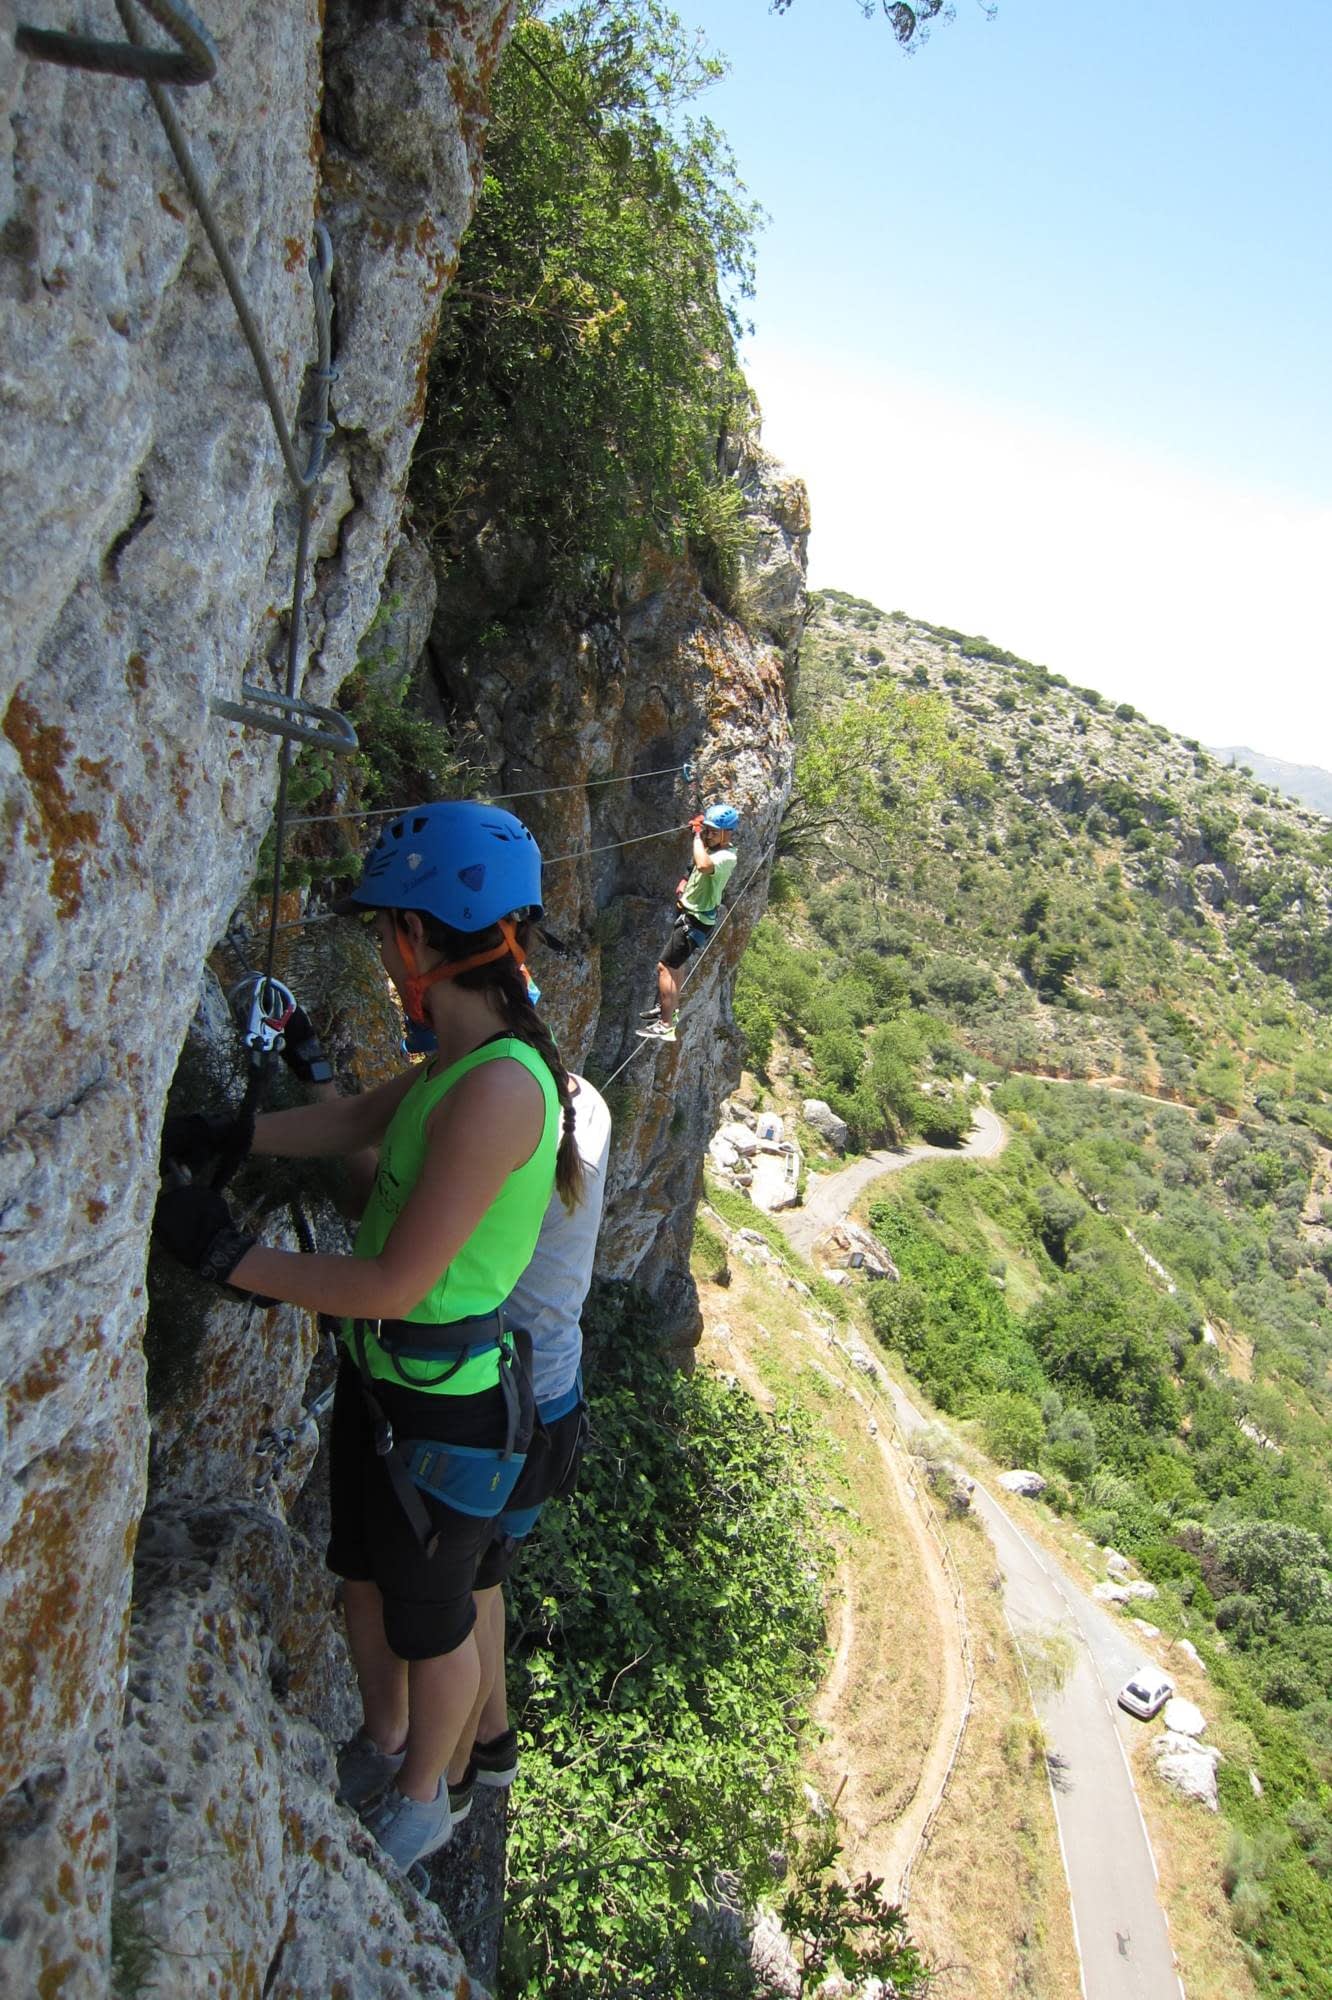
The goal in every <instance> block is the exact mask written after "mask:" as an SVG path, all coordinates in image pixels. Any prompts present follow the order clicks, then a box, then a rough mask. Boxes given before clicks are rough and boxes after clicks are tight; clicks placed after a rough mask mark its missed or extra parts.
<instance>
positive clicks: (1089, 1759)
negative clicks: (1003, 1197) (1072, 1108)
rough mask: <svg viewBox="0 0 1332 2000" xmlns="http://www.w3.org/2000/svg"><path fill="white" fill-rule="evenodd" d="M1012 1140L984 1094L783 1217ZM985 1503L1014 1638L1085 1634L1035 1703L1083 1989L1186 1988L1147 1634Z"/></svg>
mask: <svg viewBox="0 0 1332 2000" xmlns="http://www.w3.org/2000/svg"><path fill="white" fill-rule="evenodd" d="M1007 1140H1008V1134H1007V1131H1006V1129H1005V1127H1004V1125H1003V1123H1002V1122H1001V1120H1000V1119H999V1118H997V1117H996V1116H995V1114H994V1112H992V1111H990V1110H988V1109H986V1108H985V1107H984V1106H979V1107H978V1108H977V1111H976V1118H975V1125H974V1127H973V1130H972V1132H971V1134H970V1136H969V1137H968V1139H967V1140H966V1141H965V1142H964V1143H963V1145H962V1146H960V1147H956V1148H952V1147H950V1148H944V1147H939V1146H912V1147H909V1148H907V1149H906V1150H904V1151H903V1152H900V1153H871V1154H868V1155H866V1157H865V1158H864V1159H861V1160H857V1161H855V1162H854V1163H853V1164H852V1165H851V1166H849V1167H844V1168H842V1169H841V1170H840V1171H839V1172H837V1173H835V1174H828V1175H823V1176H820V1177H819V1178H818V1179H814V1178H811V1180H810V1182H809V1185H808V1188H807V1192H806V1206H805V1207H804V1208H803V1209H790V1210H787V1211H785V1212H784V1213H781V1214H778V1215H777V1216H776V1217H775V1218H774V1219H775V1220H776V1221H777V1222H779V1223H780V1224H781V1226H782V1228H783V1229H784V1230H785V1232H786V1234H787V1236H788V1238H789V1240H790V1241H791V1242H792V1244H794V1246H795V1247H796V1248H797V1249H798V1250H800V1251H802V1252H803V1253H804V1254H805V1255H806V1256H808V1255H809V1253H810V1251H811V1250H812V1248H813V1246H814V1243H815V1242H816V1241H817V1239H818V1237H819V1236H821V1235H822V1234H823V1232H824V1231H825V1230H827V1229H828V1228H830V1227H831V1226H832V1225H833V1224H834V1223H836V1222H840V1221H841V1220H842V1218H843V1217H844V1216H845V1215H846V1214H847V1212H848V1211H849V1209H850V1207H851V1205H852V1203H853V1202H854V1201H855V1199H856V1197H857V1196H858V1195H859V1194H861V1193H863V1192H864V1190H865V1189H866V1188H867V1187H869V1186H870V1185H871V1184H872V1183H873V1182H874V1181H876V1180H878V1179H880V1178H882V1177H883V1176H884V1175H886V1174H890V1173H898V1172H901V1171H902V1169H903V1168H905V1167H910V1166H915V1165H916V1164H917V1163H918V1162H919V1161H921V1160H929V1159H959V1158H965V1159H973V1160H979V1159H993V1158H994V1157H995V1156H996V1155H997V1154H998V1153H1000V1152H1002V1150H1003V1148H1004V1146H1005V1145H1006V1144H1007ZM888 1389H889V1393H890V1394H891V1397H892V1401H893V1404H894V1407H895V1409H896V1413H897V1418H898V1422H899V1423H900V1424H901V1425H902V1427H903V1429H904V1430H905V1431H907V1432H908V1434H909V1433H910V1432H911V1431H912V1430H914V1429H917V1428H920V1427H921V1426H923V1425H924V1424H925V1423H926V1422H927V1421H928V1420H927V1418H926V1417H925V1415H924V1413H923V1412H922V1411H920V1410H919V1409H917V1407H916V1405H915V1404H914V1403H913V1402H912V1401H911V1398H910V1397H909V1396H908V1395H907V1394H906V1392H905V1391H904V1390H902V1389H899V1388H898V1387H897V1386H896V1384H894V1383H889V1384H888ZM1018 1504H1024V1503H1018ZM973 1505H974V1506H975V1509H976V1512H977V1513H978V1514H979V1515H980V1517H981V1519H982V1520H983V1521H984V1523H985V1525H986V1528H987V1529H988V1530H989V1534H990V1537H991V1540H992V1542H993V1544H994V1552H995V1560H996V1562H997V1563H998V1565H999V1569H1000V1571H1001V1573H1002V1575H1003V1579H1004V1604H1005V1609H1006V1611H1007V1614H1008V1619H1009V1622H1010V1625H1011V1626H1012V1627H1013V1630H1014V1633H1015V1636H1016V1637H1018V1638H1019V1639H1020V1638H1021V1637H1022V1636H1023V1635H1024V1634H1030V1635H1033V1636H1036V1637H1038V1638H1039V1637H1041V1636H1044V1635H1045V1634H1048V1633H1049V1632H1051V1631H1052V1630H1058V1631H1061V1632H1063V1633H1065V1634H1066V1635H1067V1636H1068V1637H1069V1638H1070V1639H1071V1640H1072V1641H1073V1645H1074V1653H1075V1664H1074V1667H1073V1670H1072V1672H1071V1673H1070V1674H1069V1676H1068V1678H1067V1680H1066V1681H1065V1684H1064V1686H1063V1688H1062V1690H1060V1691H1058V1692H1054V1691H1049V1692H1042V1691H1040V1690H1035V1689H1034V1690H1033V1692H1032V1702H1033V1706H1034V1708H1035V1710H1036V1714H1037V1716H1038V1718H1039V1720H1040V1722H1041V1725H1042V1727H1043V1729H1044V1731H1045V1736H1046V1743H1047V1747H1048V1751H1049V1753H1050V1769H1051V1772H1052V1778H1053V1782H1052V1785H1051V1794H1052V1797H1053V1800H1054V1809H1055V1818H1056V1821H1057V1824H1058V1828H1059V1839H1060V1845H1061V1847H1062V1849H1063V1855H1064V1867H1065V1870H1066V1872H1067V1875H1068V1885H1069V1895H1070V1899H1071V1902H1072V1909H1073V1922H1074V1928H1075V1930H1076V1933H1077V1939H1078V1950H1079V1955H1080V1958H1081V1964H1082V1994H1083V1996H1084V2000H1182V1996H1183V1993H1184V1987H1183V1982H1182V1981H1181V1980H1180V1978H1179V1974H1178V1972H1177V1970H1176V1967H1175V1959H1174V1953H1173V1951H1172V1949H1171V1945H1170V1934H1169V1931H1168V1929H1167V1926H1166V1920H1165V1916H1164V1913H1163V1912H1162V1909H1161V1906H1160V1903H1159V1901H1158V1899H1157V1888H1156V1883H1157V1876H1156V1862H1155V1859H1154V1857H1153V1854H1152V1849H1151V1842H1150V1840H1149V1839H1148V1836H1147V1828H1146V1824H1145V1822H1144V1820H1143V1817H1142V1810H1141V1807H1140V1806H1139V1804H1138V1797H1137V1793H1136V1791H1135V1790H1134V1786H1133V1777H1132V1772H1131V1770H1130V1767H1129V1761H1128V1752H1127V1745H1128V1743H1129V1742H1130V1741H1131V1740H1132V1738H1133V1735H1134V1732H1135V1731H1136V1730H1139V1729H1141V1727H1142V1725H1141V1724H1140V1723H1135V1722H1133V1721H1132V1720H1131V1719H1130V1718H1129V1717H1128V1716H1127V1715H1125V1714H1124V1713H1123V1711H1122V1710H1120V1709H1119V1708H1117V1707H1116V1705H1115V1694H1116V1691H1117V1690H1118V1689H1119V1688H1120V1687H1121V1686H1122V1685H1123V1683H1124V1682H1125V1681H1126V1680H1127V1679H1128V1677H1129V1675H1130V1674H1131V1673H1132V1671H1133V1669H1134V1668H1135V1667H1136V1666H1138V1665H1139V1664H1140V1662H1141V1660H1142V1658H1143V1653H1142V1649H1141V1644H1140V1642H1138V1641H1136V1640H1135V1639H1134V1638H1133V1636H1132V1634H1131V1628H1129V1627H1128V1626H1126V1625H1125V1624H1124V1623H1122V1622H1121V1621H1120V1620H1118V1619H1116V1618H1112V1617H1109V1616H1107V1614H1106V1613H1105V1612H1104V1611H1103V1610H1102V1608H1101V1607H1100V1605H1099V1604H1097V1603H1096V1602H1095V1601H1094V1599H1092V1598H1091V1597H1090V1596H1088V1594H1087V1593H1086V1592H1085V1591H1083V1590H1081V1589H1079V1588H1078V1586H1077V1585H1076V1584H1074V1583H1072V1582H1071V1581H1070V1580H1069V1578H1067V1577H1066V1576H1065V1575H1064V1574H1063V1573H1062V1572H1061V1571H1060V1570H1059V1569H1057V1568H1056V1566H1055V1564H1054V1563H1053V1562H1052V1561H1051V1560H1050V1559H1049V1558H1048V1557H1047V1556H1046V1555H1044V1554H1043V1553H1042V1551H1041V1550H1040V1549H1038V1548H1037V1547H1036V1545H1035V1543H1034V1542H1033V1541H1032V1540H1031V1538H1030V1537H1028V1536H1027V1535H1025V1534H1024V1533H1023V1532H1022V1529H1021V1528H1020V1527H1019V1526H1018V1525H1017V1523H1016V1522H1015V1521H1014V1520H1013V1518H1012V1516H1011V1515H1010V1513H1009V1512H1008V1509H1007V1508H1006V1507H1005V1506H1003V1505H1001V1503H1000V1502H999V1501H998V1500H997V1499H996V1498H995V1497H994V1495H993V1494H992V1493H990V1492H988V1491H987V1490H986V1489H985V1488H984V1487H983V1486H981V1485H980V1484H979V1483H978V1484H977V1487H976V1491H975V1494H974V1497H973ZM1069 2000H1072V1996H1069Z"/></svg>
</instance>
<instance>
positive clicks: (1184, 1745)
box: [1152, 1729, 1221, 1812]
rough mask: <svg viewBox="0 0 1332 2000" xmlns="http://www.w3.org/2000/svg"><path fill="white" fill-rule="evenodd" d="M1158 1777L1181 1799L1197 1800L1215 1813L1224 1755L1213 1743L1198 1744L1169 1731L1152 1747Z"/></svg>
mask: <svg viewBox="0 0 1332 2000" xmlns="http://www.w3.org/2000/svg"><path fill="white" fill-rule="evenodd" d="M1152 1757H1153V1760H1154V1762H1155V1764H1156V1775H1157V1777H1158V1778H1160V1779H1161V1780H1162V1781H1163V1783H1165V1784H1167V1785H1169V1786H1171V1787H1172V1789H1173V1790H1175V1791H1177V1792H1178V1793H1179V1794H1180V1795H1181V1797H1183V1798H1186V1799H1196V1800H1197V1801H1198V1803H1199V1805H1203V1806H1206V1807H1207V1810H1208V1812H1216V1811H1217V1809H1218V1801H1217V1796H1216V1767H1217V1765H1218V1764H1219V1763H1220V1762H1221V1752H1220V1751H1219V1750H1217V1749H1215V1748H1214V1747H1213V1746H1211V1745H1210V1744H1206V1743H1196V1742H1195V1741H1194V1739H1193V1738H1192V1737H1191V1736H1180V1735H1177V1734H1176V1733H1175V1731H1174V1730H1170V1729H1167V1730H1165V1731H1164V1732H1163V1734H1161V1735H1160V1736H1158V1737H1157V1739H1156V1741H1155V1742H1154V1743H1153V1745H1152Z"/></svg>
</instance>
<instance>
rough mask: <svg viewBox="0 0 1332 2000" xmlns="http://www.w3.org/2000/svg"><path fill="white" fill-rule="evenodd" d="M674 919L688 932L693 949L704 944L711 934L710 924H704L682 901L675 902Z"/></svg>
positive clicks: (697, 948)
mask: <svg viewBox="0 0 1332 2000" xmlns="http://www.w3.org/2000/svg"><path fill="white" fill-rule="evenodd" d="M675 921H676V923H677V924H683V925H684V927H685V929H686V931H687V932H688V933H689V942H690V944H692V945H693V947H694V949H695V951H697V950H699V949H700V947H701V946H703V945H705V944H706V943H707V941H708V939H709V938H710V937H711V936H712V930H713V926H712V924H705V923H704V922H703V920H702V918H701V917H696V916H695V915H694V913H693V911H692V910H687V909H686V908H685V906H684V904H683V903H677V904H676V906H675ZM714 921H715V919H714Z"/></svg>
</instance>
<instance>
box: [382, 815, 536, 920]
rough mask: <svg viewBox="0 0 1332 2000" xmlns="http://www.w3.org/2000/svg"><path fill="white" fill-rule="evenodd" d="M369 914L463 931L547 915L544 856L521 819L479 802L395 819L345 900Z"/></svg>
mask: <svg viewBox="0 0 1332 2000" xmlns="http://www.w3.org/2000/svg"><path fill="white" fill-rule="evenodd" d="M346 902H347V903H348V904H351V905H354V906H357V907H359V908H362V909H367V910H424V911H425V912H426V913H427V914H428V915H429V916H432V917H435V918H437V919H438V920H439V922H440V923H443V924H448V925H450V926H451V928H452V929H454V930H456V931H484V930H489V928H490V926H491V925H492V924H497V923H498V922H499V920H500V918H501V917H508V916H512V915H513V914H514V913H515V911H522V912H524V913H528V912H530V913H531V914H532V915H533V916H539V915H540V914H541V850H540V848H539V847H538V846H537V844H536V842H535V840H534V839H533V838H532V836H531V834H530V833H529V832H528V830H527V828H526V827H525V826H524V825H523V823H522V821H521V820H520V819H515V817H514V815H513V814H512V813H511V812H505V811H504V810H503V808H502V807H500V806H488V805H485V804H483V803H482V802H481V801H480V800H479V799H443V800H441V801H440V802H439V803H438V804H436V805H429V806H416V807H413V808H412V809H411V810H410V811H408V812H404V813H400V814H399V815H398V817H397V818H396V819H391V820H390V821H389V823H388V825H387V826H386V827H385V828H384V830H383V832H382V833H381V834H380V836H379V839H378V841H377V842H376V843H375V846H374V848H373V850H372V851H371V854H370V858H369V860H368V861H367V862H366V864H365V871H364V873H363V874H362V876H361V879H360V881H359V882H358V883H357V885H356V887H355V888H354V889H353V890H352V892H351V894H350V896H348V897H347V898H346Z"/></svg>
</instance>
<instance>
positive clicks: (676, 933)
mask: <svg viewBox="0 0 1332 2000" xmlns="http://www.w3.org/2000/svg"><path fill="white" fill-rule="evenodd" d="M707 941H708V933H707V930H706V928H705V927H704V926H703V925H702V924H696V923H695V922H694V920H693V919H692V917H689V916H686V914H685V912H684V911H683V910H681V911H680V913H679V915H678V916H677V917H676V919H675V922H674V923H673V924H672V925H671V934H670V936H669V937H668V938H667V940H666V949H665V951H664V952H663V953H662V955H661V961H660V962H661V964H662V965H664V966H665V967H666V969H667V971H668V972H678V970H679V969H680V967H681V966H682V965H683V964H684V963H685V961H686V959H690V958H692V957H693V956H694V953H695V952H696V951H698V950H700V949H701V948H702V946H703V945H705V944H706V943H707Z"/></svg>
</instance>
